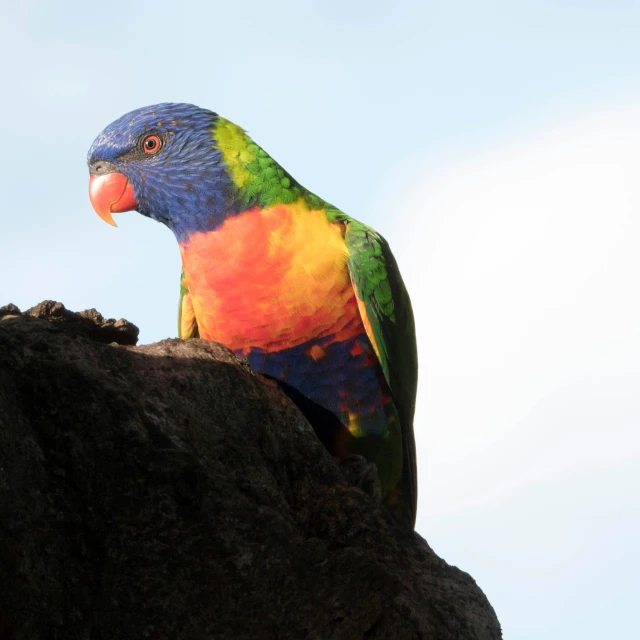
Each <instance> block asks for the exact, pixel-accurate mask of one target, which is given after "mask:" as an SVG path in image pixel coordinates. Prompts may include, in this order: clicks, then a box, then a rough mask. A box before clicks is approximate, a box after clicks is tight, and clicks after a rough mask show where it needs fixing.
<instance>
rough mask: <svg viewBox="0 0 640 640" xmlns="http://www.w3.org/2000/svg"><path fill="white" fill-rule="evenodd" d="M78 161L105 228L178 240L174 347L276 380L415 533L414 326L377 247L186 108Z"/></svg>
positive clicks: (353, 224)
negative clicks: (201, 346) (201, 351)
mask: <svg viewBox="0 0 640 640" xmlns="http://www.w3.org/2000/svg"><path fill="white" fill-rule="evenodd" d="M88 163H89V170H90V174H91V175H90V186H89V193H90V198H91V202H92V204H93V207H94V208H95V210H96V212H97V213H98V215H99V216H100V217H101V218H102V219H104V220H105V221H107V222H108V223H109V224H113V225H115V223H114V221H113V218H112V215H111V214H112V213H115V212H122V211H129V210H134V209H135V210H137V211H138V212H140V213H141V214H142V215H144V216H147V217H149V218H153V219H154V220H157V221H159V222H162V223H163V224H165V225H166V226H168V227H169V228H170V229H171V230H172V231H173V233H174V234H175V236H176V239H177V240H178V244H179V245H180V253H181V256H182V266H183V271H182V278H181V285H180V305H179V335H180V337H181V338H192V337H200V338H204V339H205V340H214V341H216V342H220V343H222V344H224V345H226V346H227V347H229V348H230V349H232V350H233V351H235V353H237V354H238V355H240V356H243V357H245V358H246V359H247V360H248V361H249V363H250V364H251V366H252V367H253V368H254V369H255V370H256V371H258V372H259V373H262V374H264V375H267V376H270V377H272V378H274V379H275V380H277V381H279V382H280V383H281V384H282V386H283V388H284V389H285V391H286V392H287V393H288V394H289V395H290V397H291V398H292V399H293V400H294V401H295V402H296V403H297V404H298V405H299V406H300V408H301V409H302V411H303V412H304V413H305V415H307V416H308V417H309V418H310V420H311V421H312V423H313V424H314V428H315V429H316V432H317V433H318V435H319V437H320V439H321V440H322V442H323V443H324V444H325V446H326V447H327V448H328V449H329V451H330V452H331V453H332V454H333V455H335V456H337V457H338V458H341V459H347V460H348V459H350V458H354V457H357V456H363V457H364V458H365V459H366V460H368V461H369V462H370V463H375V465H376V467H377V472H378V480H377V484H378V486H379V489H380V491H381V494H382V499H383V501H384V502H385V503H386V504H387V505H388V506H389V507H390V509H391V511H392V512H393V513H394V514H395V516H396V518H397V519H399V520H400V521H402V522H404V523H406V524H407V525H408V526H410V527H413V525H414V523H415V516H416V501H417V477H416V456H415V442H414V435H413V414H414V406H415V395H416V384H417V369H418V365H417V355H416V343H415V328H414V321H413V313H412V310H411V302H410V300H409V296H408V294H407V291H406V289H405V286H404V284H403V282H402V278H401V276H400V272H399V270H398V266H397V264H396V261H395V259H394V257H393V255H392V253H391V250H390V249H389V246H388V244H387V242H386V241H385V240H384V238H382V237H381V236H380V235H379V234H378V233H376V232H375V231H374V230H373V229H371V228H369V227H367V226H366V225H364V224H362V223H360V222H358V221H357V220H354V219H353V218H350V217H349V216H347V215H345V214H344V213H343V212H342V211H340V210H339V209H336V207H334V206H332V205H330V204H329V203H328V202H325V201H324V200H322V199H321V198H319V197H318V196H316V195H314V194H313V193H311V192H310V191H308V190H307V189H305V188H304V187H303V186H301V185H300V184H299V183H298V182H296V180H294V179H293V178H292V177H291V175H289V173H287V172H286V171H285V170H284V169H283V168H282V167H281V166H280V165H279V164H278V163H277V162H276V161H275V160H273V159H272V158H271V157H270V156H269V155H268V154H267V153H266V151H264V150H263V149H262V148H261V147H259V146H258V145H257V144H256V143H255V142H253V140H252V139H251V138H250V137H249V136H248V135H247V133H246V132H245V131H244V130H243V129H241V128H240V127H238V126H236V125H235V124H233V123H232V122H230V121H229V120H226V119H224V118H222V117H220V116H218V115H217V114H215V113H213V112H211V111H208V110H206V109H201V108H199V107H196V106H194V105H189V104H159V105H155V106H150V107H144V108H141V109H138V110H136V111H132V112H131V113H128V114H126V115H124V116H122V117H121V118H119V119H118V120H116V121H115V122H113V123H112V124H110V125H109V126H108V127H107V128H106V129H104V131H102V133H101V134H100V135H99V136H98V137H97V138H96V140H95V141H94V143H93V145H92V146H91V149H90V150H89V155H88Z"/></svg>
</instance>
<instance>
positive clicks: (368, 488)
mask: <svg viewBox="0 0 640 640" xmlns="http://www.w3.org/2000/svg"><path fill="white" fill-rule="evenodd" d="M340 466H341V468H342V470H343V471H344V474H345V475H346V476H347V479H348V480H349V482H350V483H351V484H352V485H354V486H356V487H358V488H359V489H362V491H364V492H365V493H367V494H369V495H370V496H371V497H373V498H375V499H376V500H381V499H382V494H381V493H380V487H379V486H378V467H376V465H375V463H373V462H369V461H368V460H367V459H366V458H365V457H364V456H359V455H357V454H351V455H349V456H347V457H346V458H342V459H341V460H340Z"/></svg>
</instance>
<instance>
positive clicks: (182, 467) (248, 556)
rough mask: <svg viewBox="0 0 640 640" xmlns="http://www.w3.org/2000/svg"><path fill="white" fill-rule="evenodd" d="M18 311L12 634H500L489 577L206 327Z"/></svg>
mask: <svg viewBox="0 0 640 640" xmlns="http://www.w3.org/2000/svg"><path fill="white" fill-rule="evenodd" d="M136 336H137V329H136V328H135V327H134V326H133V325H131V324H130V323H127V322H125V321H118V322H114V321H112V320H105V319H104V318H102V316H100V314H98V313H97V312H95V311H91V312H85V313H83V314H74V313H71V312H69V311H67V310H66V309H64V307H63V306H62V305H60V304H59V303H52V302H46V303H42V304H40V305H38V306H37V307H35V308H34V309H32V310H30V311H28V312H26V313H24V314H23V313H20V311H19V310H18V309H17V308H15V307H3V308H2V309H0V639H2V640H8V639H14V640H18V639H20V640H22V639H29V640H38V639H44V638H47V639H62V638H74V639H75V638H78V639H80V638H82V639H85V638H86V639H92V640H101V639H111V638H113V639H126V638H134V639H140V638H153V639H164V638H166V639H173V638H185V639H190V640H191V639H192V640H200V639H202V640H204V639H209V638H225V639H226V638H274V639H275V638H278V639H285V638H291V639H301V638H318V639H328V638H332V639H342V638H345V639H346V638H348V639H352V638H353V639H356V638H357V639H361V638H367V639H370V640H371V639H374V638H375V639H380V640H383V639H384V640H392V639H395V638H397V639H400V638H429V639H432V640H436V639H452V640H453V639H456V640H465V639H467V638H469V639H472V638H473V639H487V640H489V639H495V638H500V637H501V633H500V626H499V623H498V620H497V618H496V615H495V613H494V611H493V609H492V607H491V605H490V604H489V602H488V601H487V599H486V598H485V596H484V594H483V593H482V591H481V590H480V589H479V587H478V586H477V585H476V584H475V582H474V581H473V579H472V578H471V577H470V576H469V575H467V574H466V573H464V572H462V571H460V570H459V569H457V568H455V567H451V566H449V565H448V564H447V563H445V562H444V561H443V560H441V559H440V558H438V557H437V556H436V555H435V554H434V553H433V551H432V550H431V549H430V548H429V546H428V545H427V543H426V542H425V541H424V540H423V539H422V538H421V537H420V536H418V535H417V534H415V533H413V532H408V531H403V530H402V529H400V528H399V527H398V526H396V525H395V524H394V523H393V521H392V520H391V518H390V516H389V515H388V514H387V513H386V512H385V510H384V508H383V507H382V506H381V505H380V504H379V503H378V502H377V501H376V500H375V499H373V498H371V497H370V496H368V495H366V494H365V493H363V492H362V491H361V490H359V489H357V488H356V487H353V486H351V485H350V484H349V483H348V482H347V480H346V479H345V477H344V476H343V475H342V472H341V470H340V466H339V465H338V464H337V463H336V462H335V461H334V460H333V459H332V458H331V457H330V456H329V455H328V454H327V452H326V451H325V450H324V448H323V447H322V446H321V445H320V443H319V442H318V441H317V438H316V437H315V434H314V433H313V430H312V429H311V427H310V426H309V424H308V423H307V422H306V421H305V420H304V418H303V417H302V416H301V414H300V413H299V412H298V410H297V409H296V408H295V407H294V406H293V405H292V404H291V403H290V402H289V401H288V400H287V399H286V398H285V397H284V395H283V394H282V393H281V392H280V390H279V389H278V387H277V386H276V385H275V384H274V383H272V382H270V381H268V380H265V379H263V378H262V377H260V376H257V375H255V374H254V373H253V372H252V371H251V370H250V369H249V367H248V366H247V365H246V364H243V363H242V362H241V361H239V360H238V359H237V358H236V357H235V356H233V354H231V353H230V352H229V351H228V350H226V349H225V348H224V347H221V346H219V345H217V344H214V343H207V342H204V341H202V340H192V341H188V342H182V341H178V340H164V341H162V342H159V343H157V344H152V345H148V346H143V347H132V346H121V345H120V344H117V343H118V342H121V343H124V344H134V343H135V341H136Z"/></svg>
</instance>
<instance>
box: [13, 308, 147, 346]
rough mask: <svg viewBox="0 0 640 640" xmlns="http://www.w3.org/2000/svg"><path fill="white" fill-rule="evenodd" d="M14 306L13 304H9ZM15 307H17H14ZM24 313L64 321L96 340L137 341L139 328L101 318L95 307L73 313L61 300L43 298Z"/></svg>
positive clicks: (109, 341)
mask: <svg viewBox="0 0 640 640" xmlns="http://www.w3.org/2000/svg"><path fill="white" fill-rule="evenodd" d="M9 306H12V307H14V306H15V305H9ZM15 308H16V309H17V307H15ZM25 313H26V314H27V315H29V316H32V317H33V318H42V319H43V320H49V321H51V322H64V323H65V325H66V326H67V327H69V329H71V330H74V331H76V332H77V333H79V334H81V335H84V336H86V337H87V338H90V339H91V340H94V341H96V342H104V343H107V344H111V343H112V342H115V343H116V344H121V345H125V346H126V345H130V346H133V345H135V344H137V343H138V334H139V333H140V330H139V329H138V327H136V325H135V324H132V323H131V322H128V321H127V320H114V319H113V318H108V319H107V318H103V317H102V315H101V314H100V313H98V312H97V311H96V310H95V309H87V310H86V311H80V312H79V313H74V312H73V311H68V310H67V309H66V308H65V306H64V305H63V304H62V303H61V302H54V301H53V300H45V301H44V302H41V303H40V304H37V305H36V306H35V307H32V308H31V309H28V310H27V311H25Z"/></svg>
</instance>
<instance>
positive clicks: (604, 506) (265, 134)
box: [0, 0, 640, 640]
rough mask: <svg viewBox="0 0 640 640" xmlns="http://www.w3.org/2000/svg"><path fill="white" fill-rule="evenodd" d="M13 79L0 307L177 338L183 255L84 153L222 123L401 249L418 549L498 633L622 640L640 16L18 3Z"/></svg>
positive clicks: (581, 11) (629, 11) (584, 10)
mask: <svg viewBox="0 0 640 640" xmlns="http://www.w3.org/2000/svg"><path fill="white" fill-rule="evenodd" d="M9 5H13V6H9ZM0 59H1V60H2V63H1V65H2V86H3V96H4V97H3V100H2V101H1V102H0V132H1V134H2V141H3V153H2V154H0V181H1V183H2V193H3V202H2V205H3V213H2V217H3V225H2V233H1V234H0V266H1V268H2V274H3V275H2V278H0V304H5V303H8V302H14V303H15V304H17V305H18V306H20V307H21V308H23V309H24V308H28V307H29V306H32V305H33V304H36V303H37V302H39V301H41V300H43V299H56V300H60V301H62V302H64V304H65V305H66V306H67V307H68V308H70V309H74V310H80V309H84V308H89V307H96V308H97V309H98V310H99V311H101V312H102V313H103V314H105V315H108V316H112V317H126V318H127V319H129V320H131V321H133V322H135V323H136V324H138V325H139V326H140V328H141V339H142V341H143V342H152V341H155V340H159V339H162V338H165V337H173V336H175V335H176V327H175V319H176V304H177V285H178V275H179V255H178V251H177V246H176V243H175V240H174V238H173V236H172V235H171V233H170V232H169V231H168V230H167V229H165V228H164V227H162V226H161V225H159V224H156V223H154V222H152V221H150V220H148V219H145V218H143V217H142V216H139V215H137V214H135V213H128V214H123V215H121V216H118V218H117V221H118V224H119V228H118V229H113V228H111V227H109V226H107V225H105V224H104V223H103V222H102V221H101V220H100V219H99V218H98V217H97V216H96V215H95V214H94V213H93V211H92V209H91V206H90V204H89V201H88V197H87V180H88V175H87V169H86V165H85V158H86V152H87V150H88V148H89V145H90V144H91V142H92V140H93V138H94V137H95V136H96V135H97V133H98V132H99V131H100V130H101V129H102V128H103V127H104V126H105V125H107V124H108V123H109V122H111V121H112V120H114V119H115V118H116V117H118V116H120V115H121V114H122V113H124V112H125V111H128V110H130V109H133V108H136V107H139V106H143V105H145V104H152V103H155V102H161V101H185V102H194V103H196V104H200V105H201V106H206V107H209V108H211V109H213V110H214V111H217V112H219V113H221V114H222V115H224V116H226V117H228V118H229V119H231V120H233V121H235V122H237V123H238V124H240V125H242V126H243V127H244V128H246V129H248V130H249V132H250V134H251V135H252V136H253V137H254V138H255V139H256V141H257V142H258V143H259V144H261V145H262V146H263V147H264V148H265V149H266V150H267V151H268V152H269V153H270V154H271V155H272V156H274V157H275V158H276V159H277V160H278V161H279V162H281V163H282V164H283V166H285V167H286V168H287V169H288V170H289V171H290V172H291V173H292V174H293V175H294V176H295V177H296V178H297V179H298V180H299V181H300V182H302V183H303V184H304V185H305V186H307V187H308V188H310V189H311V190H313V191H315V192H316V193H318V194H319V195H321V196H322V197H323V198H325V199H327V200H329V201H331V202H333V203H334V204H336V205H337V206H340V207H341V208H342V209H344V210H345V211H346V212H347V213H349V214H350V215H352V216H354V217H356V218H359V219H361V220H363V221H365V222H367V223H370V224H371V225H372V226H374V227H376V228H377V229H378V230H380V231H381V232H382V233H383V234H384V235H385V236H387V238H388V239H389V241H390V242H391V244H392V247H393V248H394V250H395V252H396V254H397V257H398V260H399V263H400V266H401V268H402V270H403V273H404V274H405V279H406V281H407V284H408V286H409V288H410V291H411V294H412V298H413V300H414V305H415V310H416V316H417V320H418V336H419V347H420V357H421V379H420V389H419V400H418V413H417V418H416V434H417V441H418V462H419V470H420V513H419V517H418V531H419V532H420V533H421V534H422V535H424V536H425V537H426V538H427V540H428V541H429V543H430V544H431V545H432V547H433V548H434V549H435V551H436V552H437V553H438V554H440V555H441V556H442V557H444V559H445V560H447V561H448V562H450V563H451V564H455V565H458V566H460V567H461V568H463V569H464V570H466V571H468V572H469V573H471V575H472V576H473V577H474V578H475V579H476V581H477V582H478V583H479V585H480V586H481V587H482V588H483V589H484V591H485V592H486V594H487V595H488V597H489V599H490V601H491V602H492V604H493V605H494V607H495V608H496V611H497V613H498V617H499V618H500V620H501V622H502V625H503V628H504V633H505V638H507V639H509V640H521V639H522V640H524V639H527V640H533V639H536V640H537V639H539V638H545V640H567V639H573V638H576V639H578V638H579V639H581V640H588V639H592V638H593V639H596V638H598V639H600V638H605V637H606V638H609V637H615V638H631V637H634V635H635V634H636V633H637V621H636V617H637V613H636V611H637V605H638V602H640V559H639V552H638V550H637V541H638V539H640V515H639V507H638V504H639V502H640V500H639V498H638V495H639V493H640V491H639V490H640V471H639V469H640V434H639V428H640V396H639V394H638V388H639V384H640V333H639V332H640V329H639V327H640V302H639V299H640V298H639V295H638V273H639V269H640V251H638V245H639V240H640V217H639V211H640V186H639V184H638V177H637V174H638V168H639V160H638V158H640V153H639V148H640V3H638V2H633V1H631V0H628V1H625V0H608V1H607V2H603V1H601V2H595V1H593V0H581V1H580V2H578V1H577V0H554V1H550V0H537V1H535V2H533V1H517V0H510V1H507V0H504V1H493V2H471V1H467V2H456V1H453V0H450V1H448V2H444V1H442V2H434V1H428V0H425V1H422V2H419V1H415V2H406V1H405V2H403V1H396V2H385V3H383V2H371V1H369V2H364V1H355V2H354V1H349V0H341V1H340V2H338V1H336V0H318V1H317V2H308V1H304V0H298V1H296V2H293V1H290V2H287V1H284V0H271V1H270V2H256V1H252V0H245V1H244V2H242V3H235V2H225V3H221V2H215V1H214V2H205V1H204V0H202V1H200V2H195V1H184V2H181V3H178V2H163V1H161V0H157V1H154V2H132V1H131V0H129V1H128V2H120V1H117V0H114V1H111V2H109V3H87V2H75V1H67V2H64V3H60V2H57V3H54V2H37V1H32V2H29V1H27V0H22V1H21V2H14V3H9V2H4V3H2V5H0Z"/></svg>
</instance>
